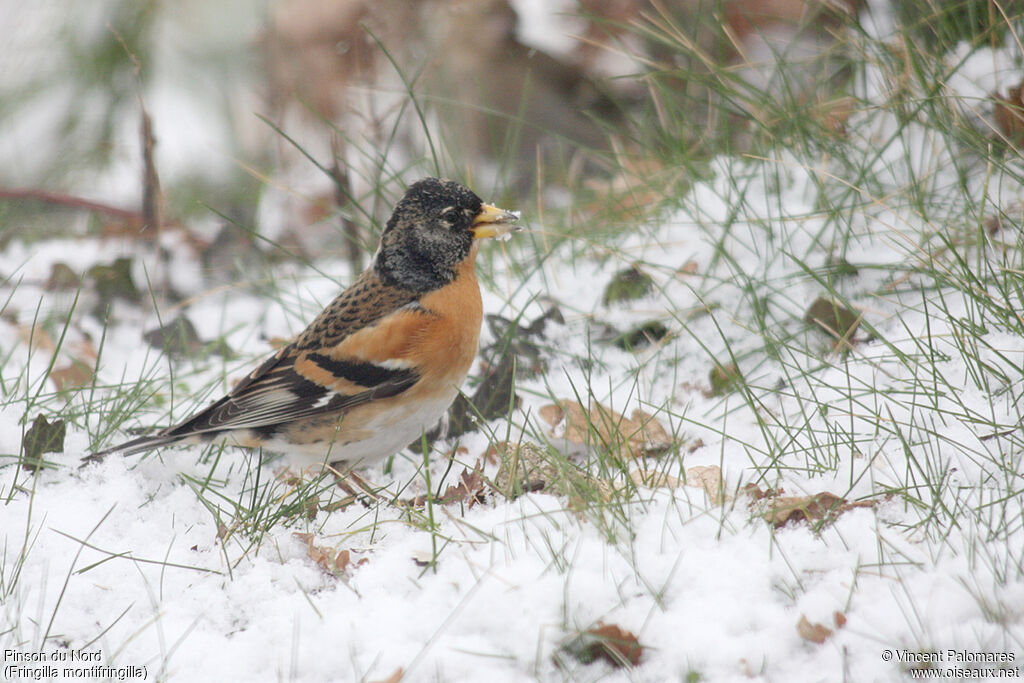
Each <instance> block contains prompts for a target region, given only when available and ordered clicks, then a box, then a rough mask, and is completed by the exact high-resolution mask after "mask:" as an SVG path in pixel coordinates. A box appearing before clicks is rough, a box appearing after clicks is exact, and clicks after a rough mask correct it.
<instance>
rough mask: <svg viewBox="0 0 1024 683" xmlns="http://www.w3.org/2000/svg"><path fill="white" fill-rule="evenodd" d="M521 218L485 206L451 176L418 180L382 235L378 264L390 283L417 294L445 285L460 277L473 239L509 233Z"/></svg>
mask: <svg viewBox="0 0 1024 683" xmlns="http://www.w3.org/2000/svg"><path fill="white" fill-rule="evenodd" d="M516 218H518V216H517V215H516V214H514V213H512V212H509V211H502V210H500V209H496V208H495V207H493V206H490V205H488V204H484V203H483V201H482V200H481V199H480V197H478V196H476V194H474V193H473V192H472V190H470V189H469V188H467V187H465V186H463V185H460V184H459V183H456V182H453V181H451V180H440V179H438V178H425V179H423V180H420V181H419V182H416V183H414V184H413V185H411V186H410V187H409V189H408V190H407V191H406V193H405V196H404V197H402V199H401V200H400V201H399V202H398V204H397V205H396V206H395V211H394V213H392V214H391V218H390V219H389V220H388V223H387V226H385V228H384V234H383V235H382V236H381V242H380V249H379V250H378V252H377V257H376V261H375V264H374V267H375V268H376V269H377V272H378V273H379V274H380V276H381V278H382V279H383V280H384V281H385V282H386V283H388V284H390V285H394V286H398V287H402V288H404V289H409V290H412V291H415V292H427V291H430V290H433V289H439V288H440V287H443V286H444V285H446V284H448V283H449V282H451V281H452V280H453V279H454V278H455V268H456V266H458V264H459V263H461V262H462V261H464V260H465V259H466V258H468V257H469V255H470V252H471V251H472V248H473V239H474V238H477V237H493V236H495V235H496V234H503V233H504V232H508V231H509V229H508V227H507V226H502V227H500V228H499V227H497V225H498V224H504V223H509V222H511V221H513V220H515V219H516Z"/></svg>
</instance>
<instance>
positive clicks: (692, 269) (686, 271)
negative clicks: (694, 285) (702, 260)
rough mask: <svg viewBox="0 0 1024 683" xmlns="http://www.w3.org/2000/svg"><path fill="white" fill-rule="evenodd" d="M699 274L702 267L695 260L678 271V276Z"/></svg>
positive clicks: (680, 267) (688, 262)
mask: <svg viewBox="0 0 1024 683" xmlns="http://www.w3.org/2000/svg"><path fill="white" fill-rule="evenodd" d="M699 272H700V266H699V265H698V264H697V262H696V261H694V260H693V259H690V260H689V261H687V262H686V263H684V264H683V265H681V266H679V268H677V269H676V275H696V274H697V273H699Z"/></svg>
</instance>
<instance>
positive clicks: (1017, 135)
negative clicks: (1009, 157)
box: [992, 83, 1024, 145]
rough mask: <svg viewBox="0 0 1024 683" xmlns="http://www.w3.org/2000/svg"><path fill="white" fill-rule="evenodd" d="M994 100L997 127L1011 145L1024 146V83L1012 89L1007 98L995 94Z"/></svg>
mask: <svg viewBox="0 0 1024 683" xmlns="http://www.w3.org/2000/svg"><path fill="white" fill-rule="evenodd" d="M992 99H993V100H995V103H996V106H995V111H994V114H995V120H996V127H997V128H998V129H999V130H1000V132H1001V133H1002V134H1003V136H1005V138H1006V139H1007V140H1008V141H1009V142H1010V144H1013V145H1021V144H1024V83H1019V84H1017V85H1015V86H1014V87H1012V88H1010V90H1009V92H1008V93H1007V96H1006V97H1002V96H1001V95H999V94H995V95H993V96H992Z"/></svg>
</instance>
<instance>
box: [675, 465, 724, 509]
mask: <svg viewBox="0 0 1024 683" xmlns="http://www.w3.org/2000/svg"><path fill="white" fill-rule="evenodd" d="M686 484H687V486H692V487H693V488H698V489H700V488H702V489H704V493H706V494H708V500H710V501H711V502H712V503H713V504H715V505H722V504H723V503H725V502H727V501H729V500H732V496H730V495H729V494H728V493H726V492H725V483H724V482H723V481H722V468H720V467H718V466H717V465H697V466H695V467H691V468H689V469H687V470H686Z"/></svg>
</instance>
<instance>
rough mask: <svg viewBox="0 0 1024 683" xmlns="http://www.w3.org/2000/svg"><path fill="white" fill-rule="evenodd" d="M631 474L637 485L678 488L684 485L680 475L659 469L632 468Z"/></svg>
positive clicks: (653, 487) (655, 487) (654, 487)
mask: <svg viewBox="0 0 1024 683" xmlns="http://www.w3.org/2000/svg"><path fill="white" fill-rule="evenodd" d="M629 476H630V478H631V479H632V480H633V483H634V484H636V485H637V486H646V487H648V488H652V489H659V488H661V489H678V488H680V487H682V486H683V481H682V479H680V478H679V477H673V476H672V475H671V474H667V473H665V472H659V471H657V470H632V471H631V472H630V473H629Z"/></svg>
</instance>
